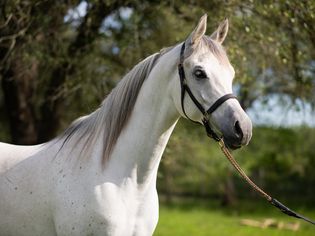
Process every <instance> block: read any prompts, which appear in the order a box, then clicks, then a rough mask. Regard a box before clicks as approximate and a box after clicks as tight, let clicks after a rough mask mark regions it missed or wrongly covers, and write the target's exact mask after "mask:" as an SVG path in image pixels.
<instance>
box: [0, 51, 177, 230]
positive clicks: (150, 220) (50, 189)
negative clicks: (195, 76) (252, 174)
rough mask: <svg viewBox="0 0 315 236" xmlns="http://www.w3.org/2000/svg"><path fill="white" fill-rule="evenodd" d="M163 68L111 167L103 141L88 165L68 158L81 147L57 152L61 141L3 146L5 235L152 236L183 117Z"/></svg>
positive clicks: (0, 226)
mask: <svg viewBox="0 0 315 236" xmlns="http://www.w3.org/2000/svg"><path fill="white" fill-rule="evenodd" d="M176 51H177V50H175V52H176ZM173 54H174V52H173ZM160 63H161V65H156V67H155V69H153V71H152V72H151V73H150V77H152V78H150V77H149V78H148V79H147V80H146V81H145V82H144V84H143V88H142V89H141V91H140V93H139V95H138V99H137V102H136V104H135V107H134V111H133V113H132V115H131V117H130V121H129V122H128V125H127V126H126V127H125V128H124V130H123V132H122V133H121V135H120V136H119V138H118V140H117V143H116V145H115V148H114V149H113V152H112V155H111V158H110V160H108V162H107V163H106V166H105V169H103V168H102V165H100V163H101V159H102V142H101V139H99V141H97V142H96V143H94V147H93V153H92V155H91V156H90V157H88V158H84V160H81V161H78V160H77V159H76V158H71V157H65V155H67V153H69V152H70V153H71V156H78V155H79V154H80V153H78V152H77V151H76V150H71V151H70V150H67V149H62V150H61V151H60V152H59V153H58V150H59V149H60V147H61V145H62V143H63V141H62V140H60V141H58V142H56V141H55V140H53V141H51V142H50V143H47V144H44V145H40V146H15V145H8V144H1V145H0V147H1V152H2V153H1V159H0V166H1V169H0V170H1V173H2V174H1V179H0V188H1V191H0V203H1V204H0V212H1V213H3V212H5V214H4V215H3V216H1V220H0V232H2V233H3V235H89V234H93V235H101V234H104V232H106V233H107V235H151V234H152V233H153V230H154V228H155V226H156V224H157V220H158V198H157V192H156V177H157V170H158V165H159V162H160V159H161V156H162V153H163V151H164V148H165V146H166V144H167V141H168V139H169V137H170V135H171V132H172V130H173V128H174V126H175V123H176V121H177V119H178V114H177V113H176V112H175V111H174V107H172V106H170V99H171V96H170V94H167V93H166V94H165V91H167V90H168V88H167V86H168V85H169V81H168V80H167V78H169V76H167V73H169V71H167V70H164V71H161V70H160V69H159V68H160V66H162V67H164V66H165V65H163V62H162V61H161V62H160ZM164 63H166V62H164ZM175 63H176V60H175V58H174V63H173V64H174V66H175ZM168 67H169V65H168ZM157 87H159V88H160V89H159V90H156V88H157ZM159 91H160V92H159ZM161 98H163V99H161ZM100 136H102V134H100ZM70 142H71V141H70ZM70 146H71V145H70ZM4 150H6V151H4ZM56 153H58V155H56ZM8 161H11V163H6V162H8Z"/></svg>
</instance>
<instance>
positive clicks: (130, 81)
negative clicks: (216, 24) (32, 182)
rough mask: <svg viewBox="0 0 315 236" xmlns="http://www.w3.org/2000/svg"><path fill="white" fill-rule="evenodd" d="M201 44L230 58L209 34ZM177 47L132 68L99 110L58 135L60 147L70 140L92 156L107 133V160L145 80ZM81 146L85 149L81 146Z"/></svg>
mask: <svg viewBox="0 0 315 236" xmlns="http://www.w3.org/2000/svg"><path fill="white" fill-rule="evenodd" d="M200 46H201V47H204V46H206V47H208V48H209V49H210V51H211V52H212V53H213V54H214V55H215V56H216V57H217V58H218V59H219V60H220V61H222V62H223V63H224V62H228V59H227V56H226V53H225V51H224V48H223V47H222V46H221V45H219V44H217V43H215V42H214V41H213V40H211V39H210V38H209V37H207V36H204V37H203V40H202V43H201V44H200ZM173 48H174V47H169V48H166V49H162V50H161V51H160V53H156V54H153V55H151V56H149V57H147V58H146V59H144V60H143V61H141V62H140V63H139V64H137V65H136V66H135V67H134V68H133V69H132V70H131V71H130V72H128V73H127V74H126V75H125V76H124V78H123V79H122V80H121V81H120V82H119V83H118V85H117V86H116V87H115V88H114V89H113V90H112V91H111V93H110V94H109V95H108V96H107V98H106V99H105V100H104V101H103V102H102V104H101V106H100V107H99V108H98V109H97V110H96V111H94V112H93V113H91V114H90V115H87V116H84V117H80V118H79V119H77V120H76V121H74V122H73V123H72V124H71V125H70V127H69V128H68V129H66V130H65V132H64V133H63V134H61V135H60V136H59V137H58V138H57V141H58V140H62V146H61V148H60V150H61V149H63V147H65V146H67V145H68V144H69V145H70V146H71V147H72V148H71V150H73V149H74V148H76V150H77V151H79V153H80V156H86V157H88V156H89V155H90V153H91V151H92V149H93V143H95V142H96V141H97V139H98V138H100V137H101V135H103V139H102V140H101V141H102V144H103V159H102V162H103V164H105V163H106V161H107V160H108V159H109V156H110V154H111V152H112V151H113V148H114V146H115V144H116V142H117V139H118V137H119V135H120V133H121V131H122V130H123V129H124V127H125V126H126V124H127V123H128V120H129V118H130V116H131V113H132V110H133V108H134V105H135V103H136V100H137V97H138V94H139V91H140V89H141V87H142V84H143V82H144V81H145V79H146V78H147V77H148V76H149V74H150V72H151V71H152V69H153V67H154V66H155V65H156V63H157V61H158V60H159V58H160V57H161V56H162V55H164V54H165V53H167V52H169V51H170V50H171V49H173ZM70 143H71V144H70ZM78 148H82V149H81V150H78Z"/></svg>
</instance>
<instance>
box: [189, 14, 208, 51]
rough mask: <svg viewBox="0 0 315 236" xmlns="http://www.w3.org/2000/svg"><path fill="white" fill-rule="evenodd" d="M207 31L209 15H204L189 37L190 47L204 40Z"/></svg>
mask: <svg viewBox="0 0 315 236" xmlns="http://www.w3.org/2000/svg"><path fill="white" fill-rule="evenodd" d="M206 30H207V14H204V15H203V16H202V17H201V18H200V20H199V22H198V25H197V26H196V28H195V29H194V31H193V32H192V33H191V34H190V35H189V37H188V42H189V45H190V46H192V45H197V44H198V43H199V41H200V39H201V38H202V36H203V35H204V34H205V33H206Z"/></svg>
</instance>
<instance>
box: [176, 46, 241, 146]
mask: <svg viewBox="0 0 315 236" xmlns="http://www.w3.org/2000/svg"><path fill="white" fill-rule="evenodd" d="M184 52H185V42H184V43H183V44H182V47H181V50H180V58H179V64H178V74H179V78H180V86H181V106H182V111H183V113H184V115H185V116H186V118H187V119H189V120H190V121H192V122H194V123H198V124H199V122H196V121H194V120H192V119H191V118H189V117H188V115H187V114H186V111H185V106H184V100H185V94H186V92H187V93H188V95H189V97H190V99H191V100H192V101H193V103H194V104H195V105H196V107H197V108H198V109H199V111H200V112H201V113H202V114H203V118H202V124H203V125H204V127H205V129H206V132H207V135H208V136H209V137H211V138H213V139H214V140H216V141H219V140H220V139H221V132H220V131H219V130H218V129H217V128H216V126H215V124H214V123H213V122H212V121H211V120H210V118H211V116H210V115H211V114H212V113H213V112H214V111H215V110H216V109H217V108H218V107H219V106H221V104H222V103H224V102H225V101H226V100H228V99H230V98H234V99H236V96H235V95H234V94H226V95H223V96H222V97H220V98H219V99H218V100H216V101H215V102H214V103H213V104H212V106H211V107H210V108H209V109H208V110H205V109H204V108H203V106H202V105H201V104H200V103H199V101H198V100H197V99H196V97H195V96H194V94H193V93H192V91H191V90H190V88H189V86H188V84H187V80H186V76H185V70H184V65H183V63H184Z"/></svg>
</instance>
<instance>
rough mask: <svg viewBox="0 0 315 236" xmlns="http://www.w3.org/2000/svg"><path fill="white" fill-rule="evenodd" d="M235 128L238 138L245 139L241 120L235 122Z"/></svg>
mask: <svg viewBox="0 0 315 236" xmlns="http://www.w3.org/2000/svg"><path fill="white" fill-rule="evenodd" d="M234 130H235V134H236V136H237V138H239V139H240V140H242V139H243V131H242V129H241V126H240V122H239V121H236V122H235V124H234Z"/></svg>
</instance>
